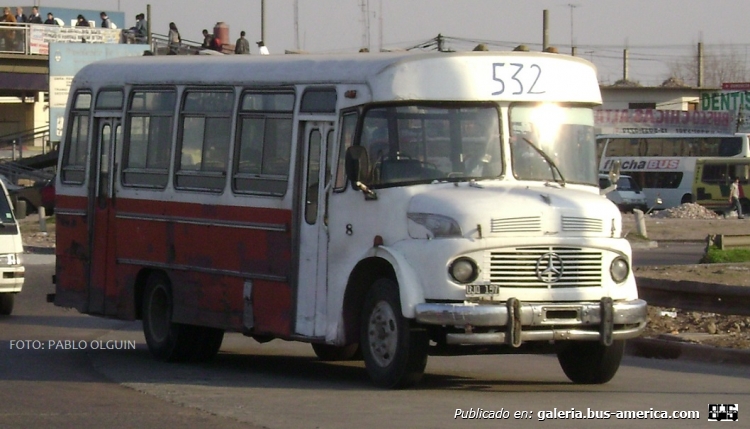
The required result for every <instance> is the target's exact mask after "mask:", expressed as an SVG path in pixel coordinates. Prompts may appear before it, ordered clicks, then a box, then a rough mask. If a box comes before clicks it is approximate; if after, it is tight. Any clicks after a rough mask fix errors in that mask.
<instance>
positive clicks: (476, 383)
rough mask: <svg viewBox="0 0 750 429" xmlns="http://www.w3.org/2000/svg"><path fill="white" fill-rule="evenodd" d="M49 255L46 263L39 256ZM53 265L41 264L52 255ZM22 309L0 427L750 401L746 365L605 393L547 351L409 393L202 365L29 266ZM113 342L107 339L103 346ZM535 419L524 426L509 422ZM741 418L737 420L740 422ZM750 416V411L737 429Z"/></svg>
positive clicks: (300, 368)
mask: <svg viewBox="0 0 750 429" xmlns="http://www.w3.org/2000/svg"><path fill="white" fill-rule="evenodd" d="M39 258H40V259H43V258H44V256H42V257H39ZM48 258H49V257H48ZM28 269H29V278H28V280H27V281H28V282H29V284H28V285H27V286H28V287H27V289H26V290H25V291H24V293H23V294H21V295H20V296H19V300H18V304H19V305H18V307H17V310H18V311H17V312H16V313H15V315H14V316H12V317H10V318H5V319H0V365H1V366H0V380H2V381H1V382H0V383H1V384H0V385H1V386H2V389H0V427H3V428H5V427H11V428H15V427H42V426H48V427H76V428H89V427H91V428H94V427H96V428H101V427H116V428H118V427H122V428H125V427H181V428H182V427H186V428H204V427H205V428H208V427H212V428H217V427H221V428H224V427H228V428H234V427H250V428H253V427H264V428H273V429H275V428H334V429H335V428H353V427H356V428H383V427H394V428H400V427H409V428H450V427H460V428H466V427H471V428H475V427H480V428H481V427H487V428H497V427H502V426H503V425H504V423H503V422H498V421H496V420H471V421H469V420H462V419H460V418H459V419H454V415H455V413H456V410H457V409H460V410H463V411H469V410H472V409H473V410H477V409H479V408H481V409H482V410H490V411H496V410H501V409H502V410H505V411H509V412H510V414H509V417H508V419H507V420H514V421H513V423H510V422H505V424H513V425H515V426H521V427H539V426H543V427H602V426H606V427H622V428H625V427H627V428H631V427H644V428H646V427H657V426H658V427H673V428H689V427H705V425H706V424H707V410H708V404H710V403H733V404H734V403H739V404H741V406H740V409H747V408H748V404H750V393H748V389H747V386H748V385H750V368H748V367H732V366H715V365H707V364H696V363H687V362H681V361H658V360H647V359H642V358H633V357H626V358H625V361H624V363H623V365H622V367H621V368H620V372H619V373H618V375H617V376H616V377H615V378H614V380H613V381H612V382H610V383H608V384H606V385H601V386H580V385H574V384H571V383H570V382H568V381H567V379H566V377H565V376H564V374H563V373H562V370H560V368H559V366H558V364H557V361H556V359H554V358H553V357H550V356H465V357H430V361H429V363H428V366H427V375H426V376H425V379H424V381H423V383H422V384H421V385H420V386H419V387H418V388H417V389H414V390H406V391H386V390H380V389H376V388H373V387H372V386H371V385H370V384H369V382H368V380H367V376H366V374H365V371H364V369H363V366H362V363H361V362H348V363H323V362H319V361H317V360H316V359H315V358H314V355H313V353H312V351H311V348H310V347H309V346H308V345H306V344H300V343H290V342H283V341H278V340H276V341H272V342H270V343H267V344H263V345H261V344H258V343H256V342H255V341H253V340H251V339H248V338H245V337H243V336H241V335H238V334H230V335H227V338H226V340H225V343H224V344H223V346H222V351H221V353H220V355H219V356H218V358H217V359H216V361H215V362H213V363H212V364H208V365H186V364H165V363H160V362H157V361H154V360H153V359H152V358H151V356H150V355H149V353H148V351H147V349H146V347H145V343H144V340H143V335H142V333H141V331H140V324H139V323H138V322H120V321H111V320H104V319H99V318H94V317H90V316H83V315H80V314H78V313H77V312H75V311H69V310H64V309H60V308H57V307H54V306H52V305H51V304H46V303H44V296H45V295H46V293H48V292H49V291H51V289H52V287H51V286H50V285H49V276H50V275H51V273H52V267H51V266H49V265H30V266H29V267H28ZM11 339H14V340H18V339H25V340H40V341H42V342H43V343H44V344H45V345H48V344H49V341H50V340H70V341H78V342H80V341H86V343H87V344H94V343H95V342H97V341H98V343H97V344H106V343H107V341H109V340H112V341H116V342H119V343H120V344H122V343H127V342H128V341H134V342H135V344H136V348H135V349H134V350H91V348H90V347H89V348H88V349H87V350H55V349H53V350H49V349H48V348H46V349H45V350H35V351H34V350H31V351H30V350H11V349H10V343H9V340H11ZM110 344H112V343H110ZM555 409H556V410H557V411H571V410H576V411H582V412H584V413H586V412H588V409H591V410H592V412H593V411H612V412H615V411H624V410H631V411H650V410H657V411H661V410H665V411H669V412H672V411H688V410H694V411H699V412H700V418H699V419H698V420H660V421H658V422H657V421H654V420H653V419H641V420H617V419H614V418H612V419H610V420H608V421H606V422H601V421H591V420H589V421H577V420H576V421H574V420H570V419H555V420H552V421H546V422H544V423H541V422H540V421H539V412H545V411H546V412H552V411H554V410H555ZM516 411H518V412H524V411H526V412H531V413H530V414H529V418H527V419H518V420H517V419H514V418H513V413H515V412H516ZM742 417H743V416H740V418H741V419H742ZM748 418H750V417H748V416H745V418H744V419H742V420H741V421H744V420H746V419H748Z"/></svg>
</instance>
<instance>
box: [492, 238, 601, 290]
mask: <svg viewBox="0 0 750 429" xmlns="http://www.w3.org/2000/svg"><path fill="white" fill-rule="evenodd" d="M488 253H489V259H490V273H489V274H490V282H491V283H493V284H498V285H500V287H510V288H513V287H518V288H525V287H532V288H571V287H599V286H601V284H602V253H601V252H600V251H596V250H588V249H582V248H580V247H559V246H533V247H516V248H512V249H507V250H503V251H490V252H488ZM550 267H552V268H554V271H555V273H556V275H554V276H551V277H550V276H547V277H546V280H547V281H545V279H543V278H542V277H543V275H541V276H540V273H542V272H543V271H545V270H547V269H548V268H550Z"/></svg>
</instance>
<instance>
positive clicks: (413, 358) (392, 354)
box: [360, 278, 429, 389]
mask: <svg viewBox="0 0 750 429" xmlns="http://www.w3.org/2000/svg"><path fill="white" fill-rule="evenodd" d="M360 345H361V348H362V357H363V358H364V361H365V368H366V369H367V372H368V374H369V375H370V378H371V379H372V381H373V383H374V384H375V385H377V386H380V387H385V388H392V389H395V388H404V387H409V386H412V385H414V384H416V383H417V382H418V381H419V380H420V379H421V378H422V375H423V374H424V368H425V366H426V365H427V348H428V345H429V336H428V334H427V332H426V331H425V330H420V329H418V328H416V327H415V326H412V323H411V322H410V321H409V320H408V319H406V318H405V317H404V316H403V315H402V312H401V301H400V298H399V292H398V284H397V283H396V282H395V281H394V280H392V279H388V278H382V279H379V280H377V281H375V283H373V285H372V287H370V290H369V292H368V293H367V296H366V298H365V303H364V307H363V311H362V322H361V325H360Z"/></svg>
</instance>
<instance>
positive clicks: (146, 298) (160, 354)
mask: <svg viewBox="0 0 750 429" xmlns="http://www.w3.org/2000/svg"><path fill="white" fill-rule="evenodd" d="M172 308H173V300H172V288H171V286H170V284H169V281H168V280H167V279H166V278H165V277H164V276H163V275H159V274H156V275H152V276H151V277H149V279H148V283H147V284H146V290H145V292H144V294H143V334H144V336H145V337H146V343H147V344H148V349H149V350H150V351H151V354H152V355H154V357H156V358H157V359H159V360H163V361H167V362H182V361H186V360H188V359H189V358H190V357H191V354H192V353H191V352H192V351H193V344H194V339H195V337H194V336H193V335H191V334H194V333H195V332H194V330H192V329H191V327H190V326H188V325H183V324H180V323H173V322H172Z"/></svg>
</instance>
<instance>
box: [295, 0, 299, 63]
mask: <svg viewBox="0 0 750 429" xmlns="http://www.w3.org/2000/svg"><path fill="white" fill-rule="evenodd" d="M294 49H296V50H298V51H299V0H294Z"/></svg>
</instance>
